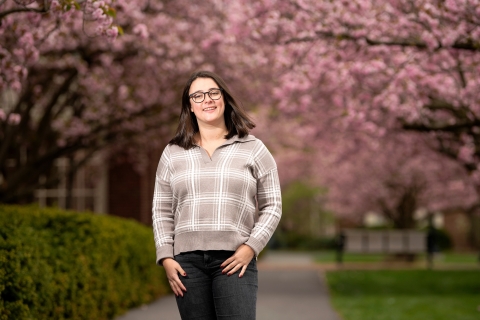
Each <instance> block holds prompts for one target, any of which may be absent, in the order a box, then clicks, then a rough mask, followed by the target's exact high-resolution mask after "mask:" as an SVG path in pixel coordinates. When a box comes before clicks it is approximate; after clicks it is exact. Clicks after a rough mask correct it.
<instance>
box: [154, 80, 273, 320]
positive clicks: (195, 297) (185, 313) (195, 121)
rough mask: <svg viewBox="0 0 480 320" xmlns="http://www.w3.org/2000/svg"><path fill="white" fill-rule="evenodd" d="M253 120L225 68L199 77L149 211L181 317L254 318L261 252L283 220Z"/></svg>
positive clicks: (189, 88) (188, 89)
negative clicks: (225, 76) (232, 88)
mask: <svg viewBox="0 0 480 320" xmlns="http://www.w3.org/2000/svg"><path fill="white" fill-rule="evenodd" d="M254 127H255V124H254V123H253V122H252V121H251V120H250V118H249V117H248V115H247V114H246V113H245V111H244V110H243V108H242V107H241V105H240V104H239V103H238V102H237V101H236V100H235V99H234V98H233V96H232V94H231V93H230V90H229V89H228V87H227V85H226V84H225V82H224V81H223V80H222V79H221V78H220V77H219V76H218V75H216V74H215V73H212V72H208V71H200V72H196V73H194V74H192V76H191V77H190V79H189V80H188V82H187V84H186V86H185V89H184V91H183V95H182V110H181V114H180V122H179V125H178V129H177V133H176V135H175V137H174V138H173V139H172V140H171V141H170V142H169V144H168V145H167V147H166V148H165V150H164V151H163V154H162V156H161V158H160V162H159V164H158V168H157V173H156V180H155V192H154V198H153V209H152V212H153V230H154V235H155V245H156V250H157V264H161V265H163V267H164V268H165V272H166V275H167V278H168V281H169V284H170V286H171V288H172V290H173V292H174V293H175V296H176V301H177V305H178V309H179V311H180V315H181V317H182V319H184V320H185V319H205V320H207V319H239V320H240V319H241V320H248V319H255V310H256V297H257V283H258V281H257V268H256V257H257V256H258V254H259V253H260V251H261V250H262V249H263V248H264V247H265V245H266V244H267V242H268V240H269V239H270V237H271V236H272V234H273V232H274V230H275V228H276V226H277V224H278V222H279V220H280V216H281V195H280V184H279V180H278V173H277V167H276V164H275V161H274V159H273V157H272V155H271V154H270V152H269V151H268V150H267V148H266V147H265V145H264V144H263V143H262V142H261V141H260V140H258V139H256V138H255V137H254V136H252V135H249V134H248V132H249V130H250V129H252V128H254ZM257 205H258V215H256V208H257ZM254 258H255V259H254Z"/></svg>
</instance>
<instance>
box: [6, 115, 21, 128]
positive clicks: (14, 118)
mask: <svg viewBox="0 0 480 320" xmlns="http://www.w3.org/2000/svg"><path fill="white" fill-rule="evenodd" d="M21 119H22V117H21V116H20V115H19V114H18V113H10V114H9V115H8V124H11V125H14V126H15V125H17V124H19V123H20V120H21Z"/></svg>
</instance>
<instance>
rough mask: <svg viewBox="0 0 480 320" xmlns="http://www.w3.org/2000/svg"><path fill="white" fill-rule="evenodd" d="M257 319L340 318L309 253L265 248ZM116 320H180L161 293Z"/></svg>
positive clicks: (170, 300) (170, 298) (172, 302)
mask: <svg viewBox="0 0 480 320" xmlns="http://www.w3.org/2000/svg"><path fill="white" fill-rule="evenodd" d="M258 270H259V290H258V300H257V320H297V319H299V320H314V319H315V320H317V319H318V320H320V319H321V320H340V318H339V317H338V316H337V314H336V313H335V311H334V310H333V309H332V307H331V305H330V299H329V297H328V292H327V290H326V285H325V282H324V279H323V272H322V271H320V270H318V267H316V266H315V265H314V264H313V262H312V259H311V257H310V256H309V255H308V254H302V253H285V252H283V253H282V252H268V254H267V256H266V257H264V258H263V259H262V260H261V261H259V263H258ZM116 320H180V316H179V314H178V310H177V305H176V303H175V297H174V296H173V295H169V296H166V297H163V298H161V299H159V300H157V301H155V302H153V303H152V304H150V305H148V306H143V307H140V308H138V309H134V310H131V311H129V312H128V313H127V314H125V315H123V316H121V317H119V318H117V319H116Z"/></svg>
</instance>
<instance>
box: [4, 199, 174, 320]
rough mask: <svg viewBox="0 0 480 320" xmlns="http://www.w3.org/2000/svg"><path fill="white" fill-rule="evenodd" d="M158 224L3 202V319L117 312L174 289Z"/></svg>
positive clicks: (81, 316)
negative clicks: (160, 253) (161, 260)
mask: <svg viewBox="0 0 480 320" xmlns="http://www.w3.org/2000/svg"><path fill="white" fill-rule="evenodd" d="M167 290H168V285H167V283H166V280H165V275H164V272H163V269H162V268H159V267H157V266H156V265H155V246H154V242H153V234H152V231H151V228H148V227H146V226H143V225H141V224H139V223H136V222H134V221H130V220H126V219H121V218H116V217H112V216H98V215H93V214H90V213H74V212H66V211H63V210H60V209H41V208H38V207H34V206H29V207H20V206H0V296H1V301H0V319H1V320H7V319H8V320H9V319H16V320H17V319H32V320H33V319H35V320H36V319H112V318H113V317H115V316H116V315H118V314H120V313H122V312H123V311H125V310H127V309H129V308H132V307H134V306H138V305H140V304H143V303H146V302H149V301H151V300H153V299H154V298H156V297H158V296H160V295H162V294H164V293H166V292H167Z"/></svg>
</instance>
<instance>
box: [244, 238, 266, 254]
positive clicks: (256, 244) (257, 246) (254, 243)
mask: <svg viewBox="0 0 480 320" xmlns="http://www.w3.org/2000/svg"><path fill="white" fill-rule="evenodd" d="M245 244H246V245H247V246H249V247H250V248H252V249H253V251H255V256H256V257H258V255H259V254H260V251H262V249H263V247H265V246H264V245H263V244H262V243H261V242H260V241H258V240H257V239H255V238H253V237H250V238H248V240H247V242H245Z"/></svg>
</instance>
